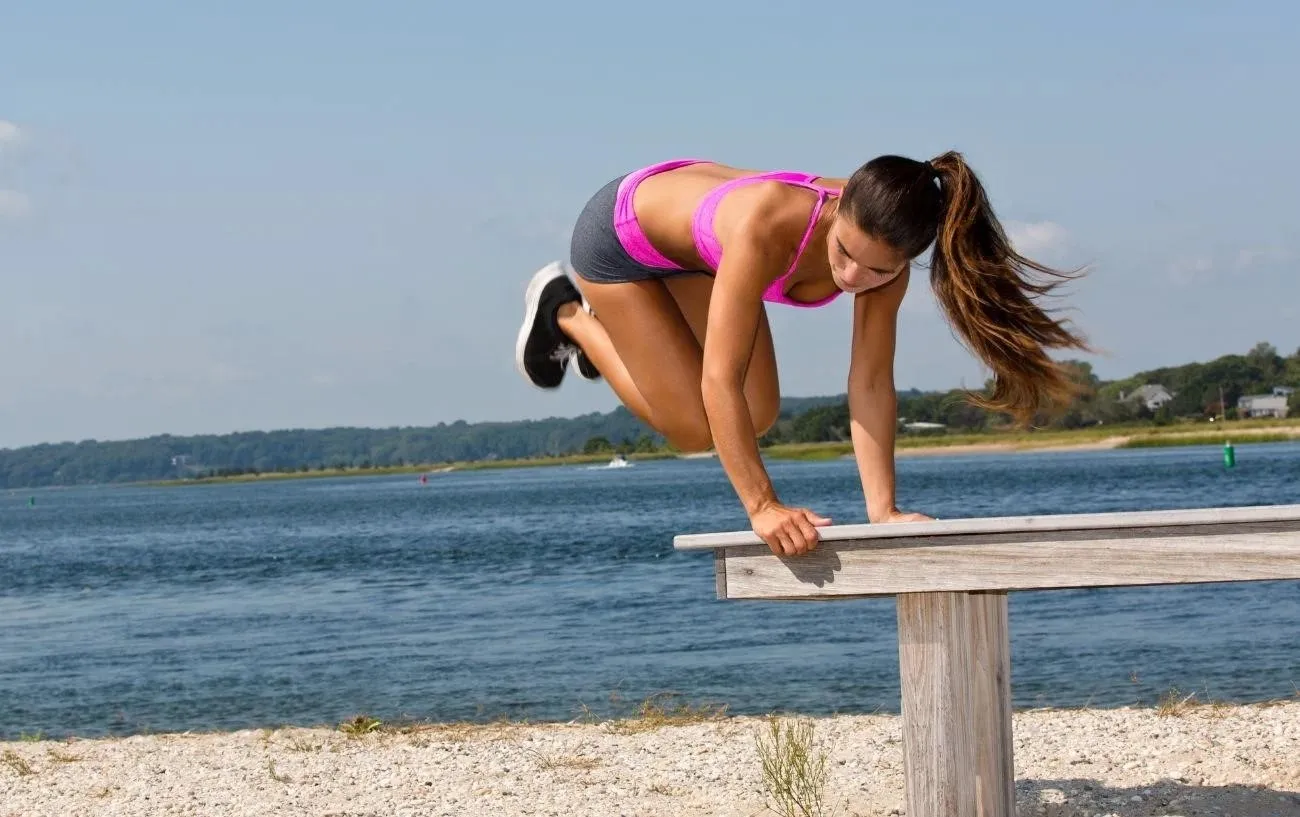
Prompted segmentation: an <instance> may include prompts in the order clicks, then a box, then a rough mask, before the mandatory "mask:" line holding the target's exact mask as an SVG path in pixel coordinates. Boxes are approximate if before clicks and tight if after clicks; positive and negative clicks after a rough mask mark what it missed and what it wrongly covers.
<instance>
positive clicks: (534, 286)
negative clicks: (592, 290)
mask: <svg viewBox="0 0 1300 817" xmlns="http://www.w3.org/2000/svg"><path fill="white" fill-rule="evenodd" d="M564 274H565V270H564V265H563V264H561V263H560V262H558V261H552V262H551V263H549V264H547V265H546V266H544V267H542V268H541V269H539V270H538V271H537V272H535V273H533V277H532V279H531V280H529V282H528V288H527V289H525V290H524V322H523V325H522V326H520V327H519V334H518V336H516V338H515V370H516V371H518V372H519V376H520V377H522V378H523V379H524V381H525V382H527V383H528V385H530V386H532V387H533V388H535V389H537V390H538V391H550V389H547V388H545V387H543V386H539V385H537V384H536V383H534V382H533V379H532V378H531V377H529V376H528V369H527V368H526V367H525V366H524V349H525V348H526V347H527V346H528V336H529V335H530V334H531V333H532V331H533V324H534V323H535V322H536V321H537V305H538V303H540V302H541V295H542V288H543V287H545V286H546V285H547V284H549V283H550V282H551V281H553V280H555V279H556V278H559V277H560V276H561V275H564Z"/></svg>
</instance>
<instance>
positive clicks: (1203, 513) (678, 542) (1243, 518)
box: [673, 505, 1300, 550]
mask: <svg viewBox="0 0 1300 817" xmlns="http://www.w3.org/2000/svg"><path fill="white" fill-rule="evenodd" d="M1248 522H1300V505H1252V506H1248V507H1229V508H1185V509H1175V510H1158V511H1122V512H1115V513H1081V514H1047V515H1044V516H993V517H971V518H966V519H945V520H936V521H933V522H907V523H901V524H882V525H830V526H827V527H824V528H818V531H817V532H818V535H819V536H820V537H821V539H822V540H823V541H825V542H839V541H848V540H854V539H877V538H886V539H888V538H900V537H901V538H907V537H913V536H964V535H968V534H978V533H1026V532H1039V533H1049V532H1053V531H1086V530H1094V531H1102V530H1110V529H1116V528H1121V529H1122V528H1157V527H1166V526H1171V525H1172V526H1186V525H1209V526H1218V525H1225V524H1226V525H1231V524H1236V523H1248ZM1043 538H1044V539H1050V538H1051V537H1050V536H1049V537H1043ZM761 544H763V540H762V539H759V538H758V535H757V534H755V533H754V532H753V531H750V530H744V531H725V532H721V533H689V534H679V535H677V536H674V537H673V547H674V548H675V549H677V550H712V549H713V548H719V547H741V546H745V545H761Z"/></svg>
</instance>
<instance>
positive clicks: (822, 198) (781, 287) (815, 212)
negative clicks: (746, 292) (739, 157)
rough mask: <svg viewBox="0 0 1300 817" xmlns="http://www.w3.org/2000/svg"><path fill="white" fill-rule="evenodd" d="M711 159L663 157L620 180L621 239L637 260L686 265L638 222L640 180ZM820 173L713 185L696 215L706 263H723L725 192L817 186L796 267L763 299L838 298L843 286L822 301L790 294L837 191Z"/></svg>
mask: <svg viewBox="0 0 1300 817" xmlns="http://www.w3.org/2000/svg"><path fill="white" fill-rule="evenodd" d="M708 161H709V160H707V159H673V160H670V161H667V162H660V163H658V164H654V165H651V166H649V167H645V168H642V169H640V170H638V171H636V172H634V173H629V174H628V175H627V176H626V177H625V178H624V179H623V181H622V183H620V184H619V188H618V195H617V197H616V199H615V203H614V229H615V232H616V233H617V234H618V237H619V241H620V242H622V244H623V248H624V249H625V250H627V252H628V254H629V255H631V256H632V258H633V259H634V260H635V261H637V262H638V263H641V264H645V265H646V266H649V267H658V268H663V269H683V267H682V266H681V265H679V264H676V263H674V262H673V261H671V260H669V259H668V258H666V257H665V256H664V255H663V254H661V253H660V252H659V251H658V250H656V249H655V248H654V246H653V245H651V244H650V240H649V239H648V238H647V237H646V235H645V233H644V232H643V231H642V230H641V225H640V224H638V223H637V221H636V214H635V213H634V212H633V210H632V194H633V193H634V192H635V191H636V187H637V185H639V184H640V183H641V182H642V181H643V180H644V179H646V178H648V177H650V176H653V175H655V174H656V173H663V172H665V171H668V170H674V169H676V168H679V167H684V166H686V165H691V164H702V163H707V162H708ZM816 178H817V177H816V176H814V175H811V174H808V173H798V172H795V171H788V170H774V171H770V172H767V173H756V174H754V175H752V176H742V177H740V178H738V179H731V180H729V181H726V182H723V183H722V184H720V185H718V186H717V187H715V188H713V189H712V190H710V191H709V192H708V194H707V195H706V196H705V197H704V200H703V201H701V202H700V206H699V207H697V208H696V210H695V213H694V215H693V216H692V218H691V236H692V238H693V239H694V242H695V250H696V252H698V253H699V254H700V258H701V259H703V261H704V263H706V264H708V265H709V267H710V268H711V269H713V270H717V268H718V263H719V262H720V261H721V260H722V243H721V242H720V241H718V237H717V235H716V234H715V233H714V232H713V217H714V215H715V214H716V213H717V210H718V204H719V203H720V202H721V201H722V198H723V196H725V195H727V193H729V192H731V191H732V190H735V189H736V188H737V187H740V186H742V185H746V184H752V183H754V182H760V181H778V182H782V183H785V184H792V185H795V186H796V187H802V188H805V189H807V190H812V191H815V192H816V193H817V203H816V204H815V205H814V206H813V209H812V214H811V215H810V216H809V218H808V226H807V227H806V228H805V229H804V234H803V239H802V240H801V241H800V242H799V249H798V250H797V251H796V252H795V254H794V259H793V260H792V261H791V262H790V266H789V268H788V269H787V270H786V271H785V273H784V274H782V275H781V277H779V278H777V279H776V280H775V281H773V282H772V283H771V284H769V285H768V287H767V289H765V290H764V291H763V300H765V301H769V302H771V303H779V304H787V305H789V306H801V307H818V306H823V305H825V304H828V303H830V302H831V301H833V300H835V299H836V298H837V297H839V295H840V293H839V292H838V291H836V292H833V293H831V294H830V295H828V296H826V297H825V298H822V299H820V300H817V301H796V300H794V299H793V298H790V297H789V296H787V295H786V294H785V283H786V281H787V279H789V277H790V276H791V275H792V274H793V273H794V270H795V267H796V266H798V264H799V259H800V258H802V257H803V251H804V250H805V249H806V248H807V246H808V242H809V240H810V239H811V238H812V234H813V229H814V228H815V227H816V225H817V217H818V216H819V215H821V211H822V207H823V206H825V204H826V200H827V199H829V198H830V197H831V196H834V195H837V192H836V191H834V190H830V189H828V188H825V187H821V186H819V185H815V184H813V183H812V181H813V179H816Z"/></svg>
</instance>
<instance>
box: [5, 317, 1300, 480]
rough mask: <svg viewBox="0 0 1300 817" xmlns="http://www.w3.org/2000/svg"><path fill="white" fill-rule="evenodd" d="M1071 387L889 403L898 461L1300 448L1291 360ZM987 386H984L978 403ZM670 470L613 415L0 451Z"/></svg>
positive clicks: (64, 473) (122, 462)
mask: <svg viewBox="0 0 1300 817" xmlns="http://www.w3.org/2000/svg"><path fill="white" fill-rule="evenodd" d="M1064 365H1065V366H1067V367H1068V368H1069V370H1070V372H1071V374H1072V376H1073V378H1074V379H1075V381H1076V382H1077V383H1078V385H1079V393H1078V397H1077V399H1076V400H1075V401H1074V402H1073V403H1072V404H1071V405H1070V406H1068V407H1067V408H1066V409H1065V410H1064V411H1062V412H1059V413H1057V414H1055V415H1052V416H1047V415H1044V416H1042V417H1040V418H1038V419H1037V420H1036V422H1035V423H1034V424H1033V425H1032V426H1031V428H1030V429H1028V430H1027V429H1023V428H1019V427H1016V426H1014V425H1013V424H1012V422H1011V420H1010V418H1009V417H1006V416H1005V415H1000V414H997V413H994V412H988V411H985V410H983V409H980V408H978V407H975V406H972V405H971V404H970V403H969V402H968V401H967V400H966V399H964V398H965V397H966V395H967V393H966V392H964V391H963V390H960V389H952V390H949V391H930V392H923V391H919V390H908V391H902V392H900V393H899V395H898V408H899V411H898V413H899V429H898V442H897V447H898V449H899V451H900V454H906V453H908V452H909V451H912V452H922V451H930V450H934V449H944V450H953V451H956V450H959V449H962V448H964V449H966V450H1019V449H1042V448H1051V447H1056V446H1060V447H1077V446H1088V447H1149V446H1166V445H1196V444H1222V443H1223V442H1224V441H1226V440H1232V441H1240V442H1272V441H1282V440H1290V439H1296V438H1300V428H1297V426H1300V350H1296V352H1294V353H1292V354H1290V355H1286V356H1284V355H1281V354H1279V353H1278V351H1277V349H1276V348H1275V347H1273V346H1272V345H1271V344H1268V343H1259V344H1257V345H1256V346H1255V347H1254V348H1252V349H1251V350H1250V351H1249V352H1247V353H1245V354H1231V355H1224V356H1222V357H1219V358H1217V359H1215V360H1212V361H1209V362H1206V363H1188V364H1184V365H1181V366H1173V367H1166V368H1161V369H1153V370H1151V371H1145V372H1139V373H1137V374H1135V375H1133V376H1131V377H1127V378H1123V379H1120V380H1112V381H1104V380H1101V379H1100V378H1098V377H1097V376H1096V375H1095V374H1094V373H1093V370H1092V366H1091V365H1090V364H1088V363H1086V362H1082V361H1066V362H1064ZM990 386H991V384H989V383H986V384H984V390H985V391H987V390H988V389H989V388H990ZM759 442H760V446H761V448H762V450H763V453H764V455H765V456H766V457H769V458H773V459H779V458H787V459H805V460H815V459H829V458H835V457H841V456H848V455H851V454H852V444H851V441H850V432H849V410H848V403H847V398H846V395H843V394H840V395H830V396H822V397H788V398H785V399H783V400H782V410H781V416H780V419H779V420H778V422H777V423H776V425H775V426H774V427H773V428H772V429H770V430H769V431H768V432H767V433H766V434H765V435H764V436H763V438H762V439H761V440H760V441H759ZM615 455H619V456H623V457H625V458H627V459H629V460H635V459H650V458H666V457H675V456H679V455H680V452H677V451H675V450H673V449H672V448H671V447H670V446H668V445H667V444H666V443H665V441H664V440H663V438H662V437H660V436H659V435H658V434H656V433H655V432H654V431H652V430H651V429H650V428H648V427H647V426H645V425H644V424H643V423H641V422H640V421H639V420H638V419H636V418H635V417H634V416H633V415H631V414H630V413H629V412H628V411H627V410H626V409H623V408H621V407H620V408H618V409H616V410H614V411H611V412H605V413H591V414H586V415H582V416H578V417H568V418H549V419H545V420H522V421H517V422H488V423H468V422H465V421H463V420H462V421H457V422H454V423H439V424H437V425H435V426H426V427H403V428H384V429H375V428H326V429H289V430H280V431H255V432H239V433H233V434H221V435H196V436H172V435H158V436H154V437H149V438H146V439H140V440H124V441H110V442H101V441H95V440H85V441H82V442H65V443H51V444H43V445H35V446H28V447H25V448H18V449H5V450H0V489H15V488H37V487H47V486H71V485H85V484H107V483H130V482H154V483H158V482H162V483H169V484H190V483H204V482H212V481H218V480H220V481H229V480H264V479H287V478H302V477H326V476H343V475H355V474H398V473H431V474H432V473H437V472H440V471H448V470H464V469H478V468H502V467H519V466H525V465H562V464H584V463H600V462H607V461H608V460H610V459H611V458H612V457H614V456H615Z"/></svg>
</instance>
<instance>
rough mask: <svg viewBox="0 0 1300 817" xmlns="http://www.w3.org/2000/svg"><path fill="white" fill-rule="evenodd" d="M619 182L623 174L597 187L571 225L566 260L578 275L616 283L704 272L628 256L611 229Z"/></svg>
mask: <svg viewBox="0 0 1300 817" xmlns="http://www.w3.org/2000/svg"><path fill="white" fill-rule="evenodd" d="M622 181H623V177H622V176H619V177H618V178H617V179H614V180H613V181H611V182H610V183H609V184H607V185H605V186H604V187H602V188H600V190H598V191H597V192H596V195H594V196H592V197H591V199H590V200H589V201H588V202H587V206H586V207H584V208H583V209H582V213H581V214H580V215H579V216H578V220H577V222H576V223H575V224H574V225H573V237H572V239H570V242H569V263H570V264H571V265H572V266H573V271H574V272H576V273H577V274H578V277H580V278H583V279H584V280H587V281H591V282H592V283H596V284H619V283H626V282H628V281H646V280H651V279H655V278H668V277H670V276H673V275H696V274H699V273H701V272H704V270H680V269H661V268H658V267H647V266H646V265H645V264H642V263H641V262H639V261H636V260H634V259H633V258H632V256H630V255H628V253H627V250H625V249H623V242H621V241H619V239H618V233H617V232H615V231H614V202H615V199H616V198H617V197H618V186H619V183H620V182H622ZM705 274H707V273H705Z"/></svg>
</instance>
